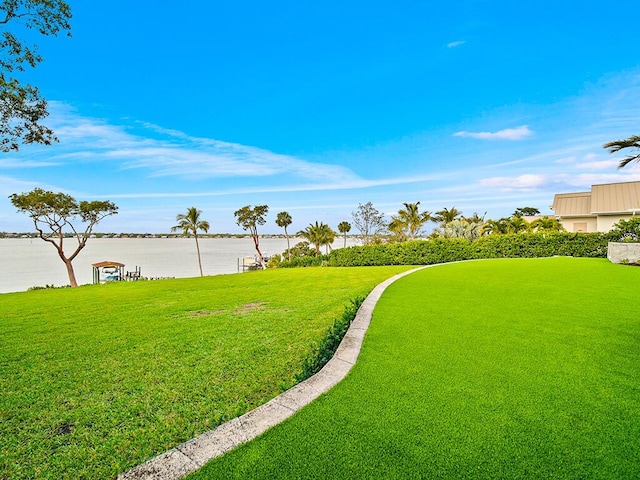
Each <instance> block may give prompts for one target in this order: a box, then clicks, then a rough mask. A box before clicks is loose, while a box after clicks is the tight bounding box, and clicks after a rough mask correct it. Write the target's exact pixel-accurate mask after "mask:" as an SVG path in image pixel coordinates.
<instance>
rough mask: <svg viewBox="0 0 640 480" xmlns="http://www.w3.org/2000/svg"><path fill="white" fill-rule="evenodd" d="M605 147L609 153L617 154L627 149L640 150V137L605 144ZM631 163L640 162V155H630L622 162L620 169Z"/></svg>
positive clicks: (635, 136) (619, 165) (633, 136)
mask: <svg viewBox="0 0 640 480" xmlns="http://www.w3.org/2000/svg"><path fill="white" fill-rule="evenodd" d="M603 147H604V148H606V149H608V150H609V153H615V152H618V151H620V150H623V149H625V148H635V149H638V150H640V135H632V136H630V137H629V138H625V139H624V140H614V141H613V142H609V143H605V144H604V145H603ZM631 162H640V153H637V154H635V155H629V156H628V157H626V158H623V159H622V160H620V163H619V164H618V168H622V167H625V166H627V165H628V164H629V163H631Z"/></svg>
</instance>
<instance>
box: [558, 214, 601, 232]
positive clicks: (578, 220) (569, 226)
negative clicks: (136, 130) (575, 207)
mask: <svg viewBox="0 0 640 480" xmlns="http://www.w3.org/2000/svg"><path fill="white" fill-rule="evenodd" d="M560 223H561V224H562V226H563V227H564V229H565V230H566V231H567V232H577V231H581V232H582V233H590V232H597V231H598V219H597V218H596V217H571V218H560ZM580 224H583V225H584V224H586V227H587V229H586V231H585V230H583V229H582V228H581V225H580ZM578 229H579V230H578Z"/></svg>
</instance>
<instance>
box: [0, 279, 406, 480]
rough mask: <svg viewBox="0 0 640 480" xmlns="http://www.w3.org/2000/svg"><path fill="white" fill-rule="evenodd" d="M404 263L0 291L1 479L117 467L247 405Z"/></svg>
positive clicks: (289, 376)
mask: <svg viewBox="0 0 640 480" xmlns="http://www.w3.org/2000/svg"><path fill="white" fill-rule="evenodd" d="M408 268H409V267H383V268H377V267H375V268H367V267H363V268H314V269H294V270H275V271H266V272H253V273H246V274H241V275H227V276H216V277H205V278H197V279H176V280H163V281H154V282H135V283H121V284H110V285H96V286H88V287H81V288H77V289H63V290H42V291H33V292H24V293H16V294H5V295H0V381H1V392H2V394H1V395H0V430H1V433H2V435H1V439H2V445H0V478H2V479H5V478H6V479H9V478H10V479H23V478H51V479H60V478H91V479H98V478H105V479H106V478H114V477H115V476H116V475H117V474H118V473H120V472H122V471H125V470H128V469H129V468H131V467H133V466H135V465H137V464H139V463H141V462H143V461H144V460H146V459H148V458H150V457H152V456H154V455H157V454H159V453H162V452H163V451H165V450H167V449H169V448H172V447H174V446H176V445H178V444H180V443H182V442H184V441H186V440H188V439H190V438H192V437H194V436H196V435H198V434H200V433H202V432H204V431H206V430H209V429H211V428H213V427H215V426H216V425H218V424H220V423H222V422H224V421H226V420H229V419H231V418H233V417H235V416H238V415H240V414H242V413H245V412H246V411H248V410H250V409H252V408H255V407H256V406H258V405H260V404H262V403H264V402H265V401H267V400H269V399H270V398H272V397H274V396H276V395H277V394H279V393H280V392H282V391H284V390H286V389H287V388H289V387H291V386H292V385H293V383H294V380H293V378H294V375H295V374H296V373H298V372H299V370H300V368H301V366H302V360H303V358H304V357H305V355H306V354H307V353H308V352H309V351H310V350H311V345H312V344H313V343H314V342H317V341H319V340H320V339H321V338H322V336H323V334H324V332H325V331H326V329H327V328H328V327H329V326H330V325H331V324H332V323H333V320H334V318H336V317H339V316H340V315H341V314H342V312H343V309H344V306H345V305H346V304H347V303H348V302H349V301H350V300H351V299H353V298H355V297H356V296H359V295H366V294H367V293H368V292H369V291H370V290H371V289H372V288H373V287H374V286H375V285H376V284H378V283H379V282H380V281H382V280H384V279H386V278H388V277H390V276H392V275H394V274H395V273H397V272H400V271H404V270H407V269H408Z"/></svg>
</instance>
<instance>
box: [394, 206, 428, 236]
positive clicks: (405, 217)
mask: <svg viewBox="0 0 640 480" xmlns="http://www.w3.org/2000/svg"><path fill="white" fill-rule="evenodd" d="M403 205H404V209H400V210H398V215H397V216H392V217H391V224H390V228H392V229H395V230H396V231H397V230H398V229H399V228H401V227H402V226H404V229H406V230H407V231H408V233H409V238H411V239H412V240H413V239H414V238H416V235H417V234H418V233H420V230H421V229H422V226H423V225H424V224H425V223H427V222H428V221H429V220H431V212H422V213H420V211H419V205H420V202H416V203H403Z"/></svg>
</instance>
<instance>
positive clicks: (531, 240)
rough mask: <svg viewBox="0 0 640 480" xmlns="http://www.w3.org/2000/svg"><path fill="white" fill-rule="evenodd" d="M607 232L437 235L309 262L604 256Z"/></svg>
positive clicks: (346, 263)
mask: <svg viewBox="0 0 640 480" xmlns="http://www.w3.org/2000/svg"><path fill="white" fill-rule="evenodd" d="M609 241H610V235H607V234H602V233H566V232H562V233H517V234H511V235H489V236H486V237H481V238H479V239H477V240H474V241H469V240H465V239H460V238H436V239H431V240H416V241H411V242H402V243H393V244H382V245H366V246H361V247H350V248H341V249H339V250H334V251H333V252H331V253H330V254H329V255H328V256H323V258H322V259H315V260H316V261H315V262H310V264H315V265H318V264H320V263H322V264H328V265H330V266H333V267H355V266H365V265H366V266H374V265H432V264H436V263H446V262H454V261H459V260H472V259H479V258H519V257H521V258H533V257H551V256H554V255H561V256H573V257H606V256H607V243H608V242H609Z"/></svg>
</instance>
